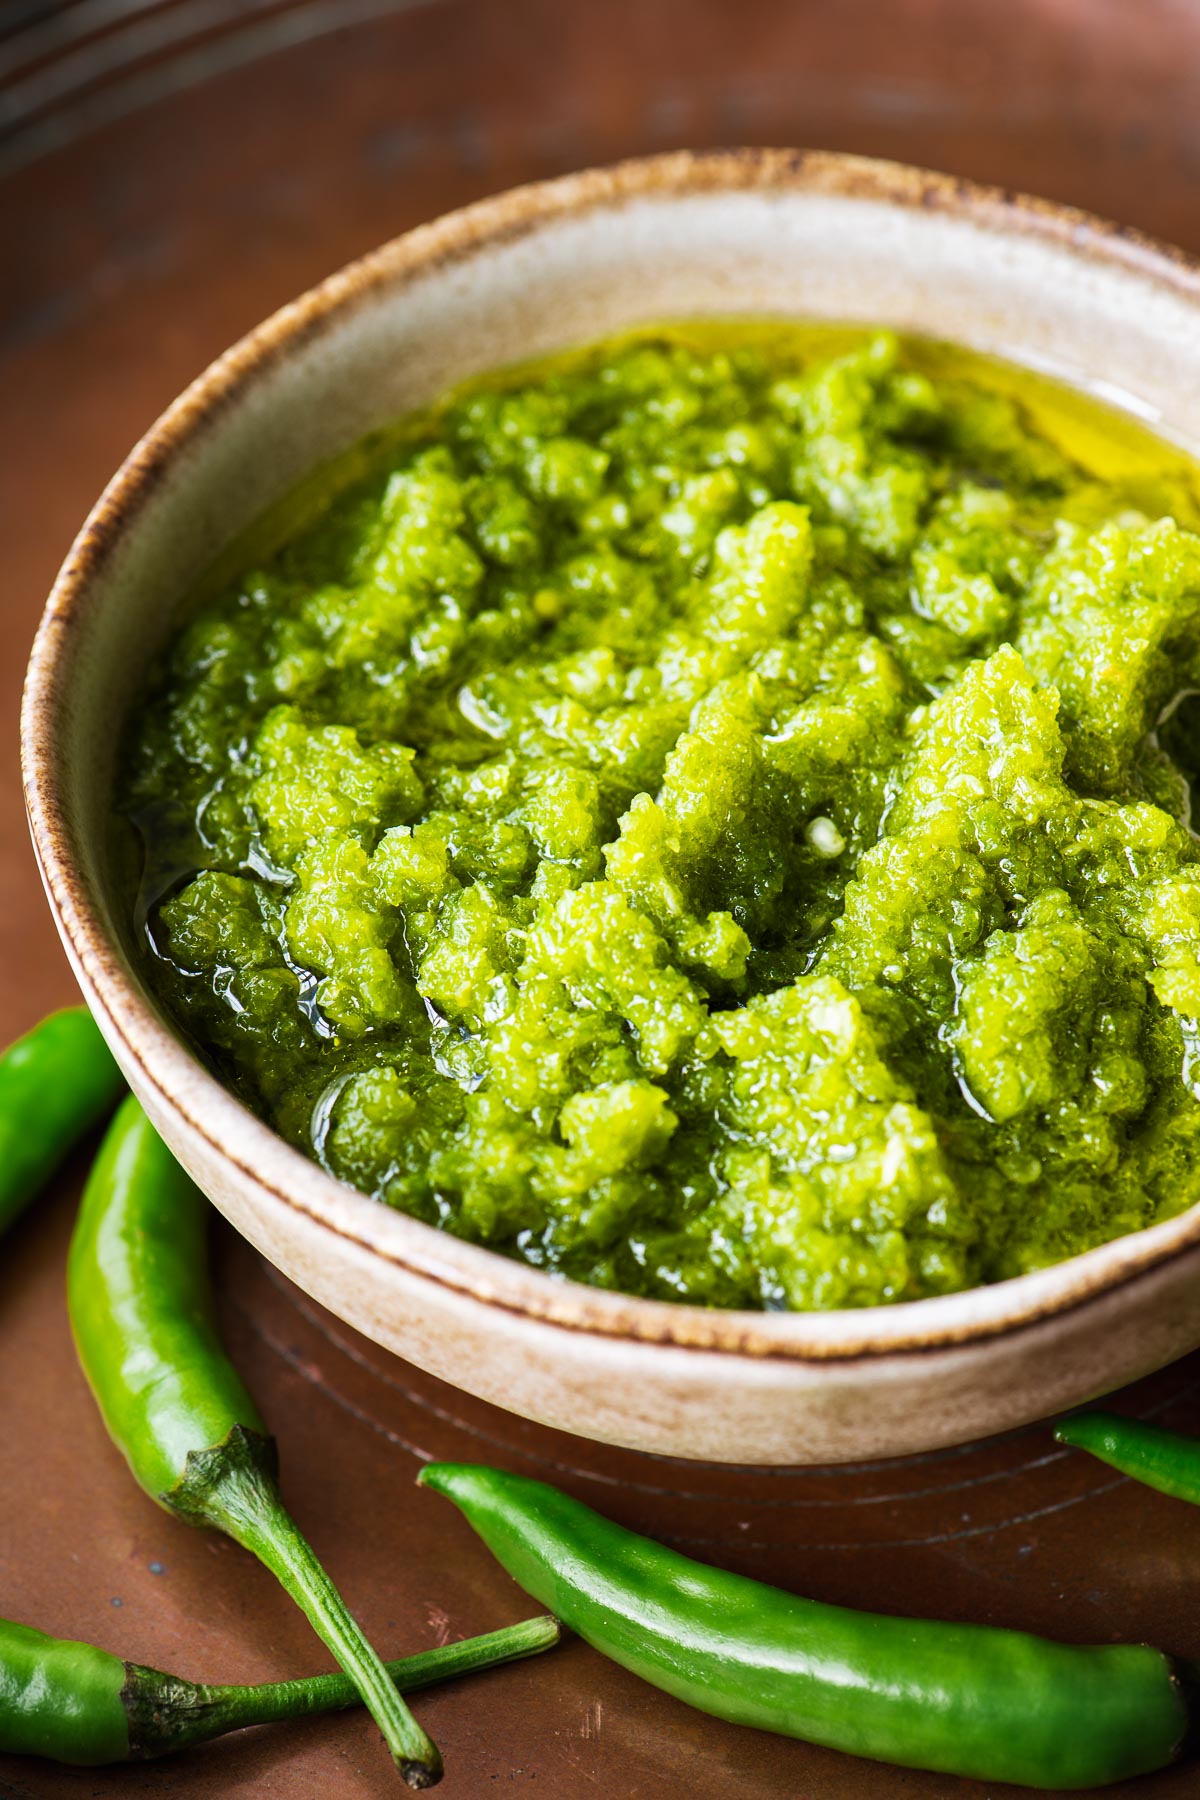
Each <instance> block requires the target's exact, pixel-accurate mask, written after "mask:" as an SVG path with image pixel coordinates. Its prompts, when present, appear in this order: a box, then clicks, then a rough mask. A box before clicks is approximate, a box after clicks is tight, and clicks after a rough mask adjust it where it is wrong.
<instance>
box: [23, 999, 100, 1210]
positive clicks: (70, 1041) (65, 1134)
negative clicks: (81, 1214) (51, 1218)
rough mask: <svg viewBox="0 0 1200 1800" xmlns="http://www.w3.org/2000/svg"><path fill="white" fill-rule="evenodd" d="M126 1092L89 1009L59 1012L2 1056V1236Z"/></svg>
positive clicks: (26, 1034) (69, 1008)
mask: <svg viewBox="0 0 1200 1800" xmlns="http://www.w3.org/2000/svg"><path fill="white" fill-rule="evenodd" d="M120 1092H121V1071H120V1070H119V1069H118V1067H117V1065H116V1063H115V1062H114V1061H113V1059H112V1056H111V1055H110V1053H109V1049H108V1045H107V1044H106V1043H105V1042H104V1039H103V1038H102V1037H101V1036H100V1030H99V1027H98V1026H97V1024H96V1022H95V1020H94V1019H93V1018H92V1015H91V1013H90V1012H89V1011H88V1010H87V1008H86V1006H68V1007H65V1008H64V1009H63V1010H62V1011H61V1012H55V1013H51V1014H50V1016H49V1018H46V1019H43V1020H42V1022H41V1024H40V1025H35V1026H34V1028H33V1030H32V1031H27V1032H26V1033H25V1036H24V1037H20V1038H18V1039H17V1040H16V1042H15V1043H14V1044H10V1045H9V1046H8V1049H7V1050H5V1052H4V1053H3V1055H0V1232H4V1231H6V1230H7V1228H8V1227H9V1226H10V1225H11V1224H12V1223H13V1220H14V1219H16V1218H17V1217H18V1216H19V1214H21V1213H22V1212H24V1210H25V1208H26V1207H27V1206H28V1204H29V1202H30V1201H31V1200H32V1199H33V1197H34V1195H35V1194H36V1193H37V1192H38V1190H39V1188H41V1187H43V1186H44V1185H45V1184H46V1182H47V1181H49V1179H50V1177H51V1175H53V1173H54V1171H55V1169H57V1167H58V1165H59V1164H60V1163H61V1162H62V1161H63V1160H64V1159H65V1157H66V1156H67V1154H68V1152H69V1151H70V1150H71V1149H73V1147H74V1146H75V1144H76V1143H78V1141H79V1139H80V1138H81V1137H83V1136H84V1134H85V1132H88V1131H90V1130H91V1129H92V1127H93V1126H94V1125H98V1124H99V1123H100V1120H101V1119H102V1118H103V1117H104V1115H105V1114H106V1113H107V1112H110V1111H111V1110H112V1108H113V1107H114V1106H115V1105H116V1103H117V1097H118V1095H119V1094H120Z"/></svg>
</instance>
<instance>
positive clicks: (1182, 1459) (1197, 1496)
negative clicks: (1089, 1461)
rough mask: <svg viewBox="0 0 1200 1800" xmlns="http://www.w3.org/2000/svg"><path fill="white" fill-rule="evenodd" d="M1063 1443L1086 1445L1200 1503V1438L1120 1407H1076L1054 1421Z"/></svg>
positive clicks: (1140, 1477)
mask: <svg viewBox="0 0 1200 1800" xmlns="http://www.w3.org/2000/svg"><path fill="white" fill-rule="evenodd" d="M1054 1435H1055V1437H1056V1438H1057V1439H1058V1441H1059V1443H1060V1444H1070V1445H1072V1447H1073V1448H1075V1449H1077V1450H1088V1451H1090V1452H1091V1454H1092V1455H1093V1456H1096V1457H1099V1459H1100V1461H1101V1462H1105V1463H1108V1464H1109V1465H1110V1467H1112V1468H1114V1469H1120V1471H1121V1473H1122V1474H1123V1475H1132V1476H1133V1478H1134V1480H1135V1481H1141V1482H1144V1483H1145V1485H1146V1486H1147V1487H1152V1488H1157V1489H1158V1490H1159V1492H1160V1493H1163V1494H1174V1495H1175V1497H1176V1499H1178V1500H1190V1501H1191V1502H1192V1504H1193V1505H1200V1443H1197V1441H1196V1439H1195V1438H1190V1437H1183V1436H1182V1435H1181V1434H1180V1433H1179V1432H1178V1431H1166V1430H1164V1428H1163V1427H1162V1426H1161V1425H1147V1424H1145V1423H1144V1422H1143V1421H1142V1420H1141V1419H1125V1418H1122V1417H1121V1416H1120V1415H1119V1414H1118V1413H1108V1412H1086V1413H1076V1414H1075V1415H1074V1417H1073V1418H1069V1419H1063V1420H1061V1421H1060V1423H1059V1424H1057V1425H1056V1426H1055V1427H1054Z"/></svg>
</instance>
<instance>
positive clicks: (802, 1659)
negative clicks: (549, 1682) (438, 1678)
mask: <svg viewBox="0 0 1200 1800" xmlns="http://www.w3.org/2000/svg"><path fill="white" fill-rule="evenodd" d="M419 1479H420V1481H421V1482H423V1483H424V1484H425V1485H426V1486H428V1487H432V1488H434V1489H435V1490H436V1491H437V1492H438V1493H440V1494H445V1495H446V1496H447V1497H448V1498H449V1499H451V1500H453V1501H454V1503H455V1505H456V1506H458V1507H459V1508H460V1510H461V1511H462V1512H463V1514H464V1515H465V1517H466V1518H467V1520H468V1521H469V1523H470V1524H471V1525H472V1526H473V1527H474V1528H475V1530H476V1531H477V1532H478V1533H479V1535H480V1536H481V1537H482V1539H483V1541H484V1543H485V1544H486V1545H487V1546H488V1548H489V1549H490V1550H491V1551H492V1553H493V1555H495V1556H496V1557H497V1558H498V1559H499V1561H500V1562H501V1563H502V1564H503V1566H504V1567H505V1568H506V1569H507V1570H508V1572H509V1574H510V1575H512V1576H513V1577H514V1578H515V1580H517V1581H518V1582H519V1583H520V1584H521V1586H522V1587H523V1588H524V1589H525V1591H526V1592H527V1593H529V1594H533V1595H534V1596H536V1598H537V1599H538V1600H540V1601H541V1602H542V1604H543V1605H545V1606H548V1607H550V1609H551V1610H552V1611H553V1612H554V1613H555V1614H556V1616H557V1617H559V1618H561V1619H562V1621H563V1623H564V1624H565V1625H568V1626H570V1628H571V1629H572V1630H573V1631H576V1632H578V1633H579V1635H580V1637H582V1638H585V1639H586V1640H587V1642H588V1643H589V1644H592V1645H593V1646H594V1647H595V1648H596V1649H597V1650H601V1651H603V1652H604V1654H605V1655H606V1656H610V1657H612V1658H613V1660H614V1661H616V1662H619V1663H621V1664H622V1665H623V1666H624V1667H625V1668H627V1669H632V1670H633V1672H634V1673H635V1674H637V1675H641V1676H642V1677H644V1679H645V1680H647V1681H650V1682H653V1683H654V1685H655V1686H656V1687H661V1688H664V1689H665V1690H666V1691H667V1692H668V1693H670V1694H675V1695H677V1696H678V1697H679V1698H680V1699H681V1700H686V1701H688V1702H689V1703H690V1704H691V1705H692V1706H696V1707H699V1708H700V1709H701V1710H702V1711H703V1712H708V1713H714V1714H716V1716H717V1717H718V1718H722V1719H731V1720H734V1721H736V1722H737V1723H739V1724H743V1725H757V1726H761V1727H763V1728H765V1729H766V1730H769V1731H778V1732H783V1733H785V1734H787V1735H788V1736H791V1737H799V1738H806V1739H809V1740H810V1741H811V1742H813V1743H818V1744H826V1745H828V1746H830V1747H831V1748H833V1749H837V1750H847V1751H851V1752H853V1753H854V1754H855V1755H858V1756H868V1757H874V1758H877V1759H878V1760H880V1761H883V1762H890V1763H900V1764H903V1765H906V1766H907V1767H909V1768H915V1769H932V1770H936V1771H938V1772H940V1773H944V1774H954V1775H970V1776H975V1777H977V1778H979V1779H982V1780H985V1781H1011V1782H1016V1783H1020V1784H1023V1785H1025V1786H1028V1787H1041V1788H1052V1789H1059V1790H1060V1791H1061V1790H1063V1789H1069V1788H1080V1787H1094V1786H1101V1785H1103V1784H1105V1783H1107V1782H1113V1781H1120V1780H1123V1779H1124V1778H1126V1777H1127V1776H1131V1775H1138V1774H1143V1773H1145V1772H1147V1771H1148V1770H1151V1769H1157V1768H1161V1767H1162V1766H1163V1765H1164V1764H1166V1763H1170V1762H1173V1761H1174V1760H1175V1759H1176V1758H1177V1757H1178V1756H1179V1754H1180V1753H1181V1750H1182V1747H1183V1743H1184V1740H1185V1737H1186V1736H1187V1733H1188V1726H1189V1699H1190V1688H1191V1682H1192V1672H1191V1671H1190V1670H1189V1669H1187V1668H1186V1667H1185V1666H1183V1665H1180V1664H1178V1663H1176V1662H1174V1661H1172V1659H1171V1658H1170V1657H1167V1656H1164V1655H1163V1654H1162V1653H1161V1652H1159V1651H1157V1650H1152V1649H1150V1648H1148V1647H1146V1646H1144V1645H1098V1646H1087V1647H1073V1646H1069V1645H1065V1644H1054V1643H1050V1642H1048V1641H1047V1640H1046V1639H1044V1638H1037V1637H1031V1636H1029V1635H1027V1634H1026V1633H1024V1632H1018V1631H1004V1630H999V1629H996V1628H993V1627H989V1626H983V1625H956V1624H938V1623H934V1622H932V1621H928V1620H923V1619H898V1618H887V1617H884V1616H882V1615H880V1614H872V1613H858V1612H851V1611H848V1610H847V1609H846V1608H844V1607H839V1606H826V1605H822V1604H820V1603H818V1602H816V1601H812V1600H802V1599H798V1598H797V1597H796V1596H795V1595H792V1594H786V1593H782V1592H780V1591H779V1590H778V1589H776V1588H771V1587H766V1586H764V1585H763V1584H762V1583H761V1582H758V1581H750V1580H747V1579H746V1578H745V1577H744V1576H741V1575H733V1574H728V1573H726V1572H723V1571H722V1570H719V1569H712V1568H708V1567H705V1566H704V1565H703V1564H700V1563H696V1562H692V1561H691V1560H690V1559H689V1558H687V1557H685V1556H680V1555H679V1554H678V1553H677V1552H676V1551H673V1550H668V1549H666V1548H665V1547H664V1546H662V1545H660V1544H655V1543H652V1542H651V1541H650V1540H649V1539H648V1538H643V1537H638V1536H636V1535H635V1534H634V1533H633V1532H631V1531H626V1530H624V1529H623V1528H622V1527H621V1526H619V1525H614V1524H612V1523H611V1522H610V1521H608V1520H607V1519H602V1518H601V1517H600V1516H599V1515H598V1514H597V1513H594V1512H592V1511H591V1510H590V1508H588V1507H586V1506H583V1505H581V1503H580V1502H579V1501H577V1500H572V1499H570V1498H569V1497H568V1496H567V1495H566V1494H561V1493H559V1492H558V1491H557V1490H556V1489H555V1488H552V1487H547V1486H545V1485H544V1484H543V1483H542V1482H538V1481H529V1480H527V1479H525V1478H524V1477H522V1476H519V1475H509V1474H505V1473H503V1472H501V1471H500V1470H497V1469H487V1468H476V1467H471V1466H469V1465H463V1464H454V1463H435V1464H431V1465H430V1466H429V1467H428V1468H426V1469H424V1470H422V1472H421V1475H420V1477H419Z"/></svg>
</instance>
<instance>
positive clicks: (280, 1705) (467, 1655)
mask: <svg viewBox="0 0 1200 1800" xmlns="http://www.w3.org/2000/svg"><path fill="white" fill-rule="evenodd" d="M561 1635H562V1631H561V1627H560V1626H559V1624H558V1621H557V1619H551V1618H541V1619H526V1620H524V1621H523V1622H522V1623H521V1624H520V1625H509V1626H507V1627H506V1628H505V1629H504V1630H503V1631H491V1632H488V1634H487V1635H486V1636H485V1637H477V1638H466V1639H464V1640H463V1642H462V1643H459V1644H444V1645H442V1646H441V1647H440V1648H439V1649H437V1650H423V1651H421V1652H420V1654H419V1655H417V1656H406V1657H402V1658H401V1659H400V1660H399V1661H397V1662H389V1663H385V1664H384V1667H385V1669H386V1670H387V1673H388V1676H389V1678H390V1679H391V1680H392V1681H393V1682H394V1683H395V1685H396V1687H397V1688H398V1689H399V1691H400V1692H401V1693H402V1694H412V1693H416V1692H417V1691H418V1689H420V1688H425V1687H432V1686H433V1685H434V1683H435V1682H439V1681H450V1680H452V1679H454V1678H455V1677H457V1676H460V1675H471V1674H474V1673H475V1672H476V1671H477V1670H480V1669H490V1668H493V1667H495V1666H496V1665H497V1664H500V1663H506V1662H517V1661H519V1660H520V1659H521V1658H522V1657H525V1656H536V1655H537V1654H538V1653H539V1651H542V1650H548V1649H549V1648H550V1647H551V1645H552V1644H556V1643H557V1642H558V1640H559V1638H560V1637H561ZM208 1691H209V1693H210V1694H211V1695H212V1697H213V1699H214V1701H215V1703H216V1705H217V1706H218V1708H220V1709H221V1711H220V1713H219V1714H218V1716H219V1717H220V1718H221V1723H220V1724H219V1725H217V1726H216V1728H215V1730H216V1731H234V1730H237V1729H239V1728H240V1727H242V1726H245V1725H271V1724H275V1723H277V1722H279V1721H280V1720H283V1719H304V1718H308V1717H309V1716H310V1715H311V1714H313V1713H324V1712H341V1711H344V1710H345V1709H346V1708H348V1707H352V1706H358V1705H360V1704H361V1696H360V1695H359V1693H358V1690H357V1688H356V1687H355V1685H354V1683H353V1682H352V1681H351V1680H350V1678H349V1676H347V1675H343V1674H342V1673H341V1672H340V1671H334V1672H333V1673H331V1674H329V1675H313V1676H310V1677H309V1678H308V1680H305V1681H273V1682H264V1683H263V1684H262V1685H261V1686H259V1687H229V1688H210V1689H209V1690H208ZM206 1735H215V1731H214V1732H213V1733H206Z"/></svg>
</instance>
